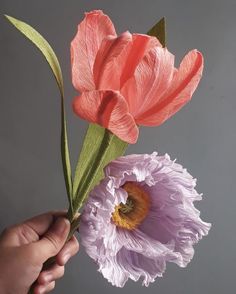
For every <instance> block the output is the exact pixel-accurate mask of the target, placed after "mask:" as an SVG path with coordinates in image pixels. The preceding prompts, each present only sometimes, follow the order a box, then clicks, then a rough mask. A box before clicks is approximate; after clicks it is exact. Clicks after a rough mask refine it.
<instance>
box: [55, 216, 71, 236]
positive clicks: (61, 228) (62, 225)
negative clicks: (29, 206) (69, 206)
mask: <svg viewBox="0 0 236 294" xmlns="http://www.w3.org/2000/svg"><path fill="white" fill-rule="evenodd" d="M69 224H70V222H69V221H68V219H66V218H63V217H59V218H58V219H57V220H56V222H55V223H54V225H53V226H54V228H53V229H54V231H55V232H56V234H58V235H62V234H64V233H65V231H67V230H68V228H69Z"/></svg>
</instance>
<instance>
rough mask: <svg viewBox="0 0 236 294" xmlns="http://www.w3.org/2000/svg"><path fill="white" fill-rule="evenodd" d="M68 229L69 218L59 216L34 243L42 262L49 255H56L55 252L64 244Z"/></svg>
mask: <svg viewBox="0 0 236 294" xmlns="http://www.w3.org/2000/svg"><path fill="white" fill-rule="evenodd" d="M69 231H70V222H69V220H68V219H66V218H63V217H59V218H58V219H57V220H56V221H55V223H54V224H53V225H52V226H51V227H50V228H49V230H48V231H47V232H46V234H45V235H44V236H43V237H42V239H40V240H39V241H38V242H36V243H35V246H37V248H36V250H38V251H37V252H38V255H39V256H40V257H41V258H42V259H43V262H44V261H46V260H47V259H49V258H50V257H52V256H55V255H57V253H58V252H59V251H60V250H61V249H62V247H63V246H64V244H65V242H66V239H67V237H68V234H69Z"/></svg>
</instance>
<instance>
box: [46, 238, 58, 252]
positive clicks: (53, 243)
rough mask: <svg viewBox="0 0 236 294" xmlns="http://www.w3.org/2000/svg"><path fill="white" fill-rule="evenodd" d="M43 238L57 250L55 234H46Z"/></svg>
mask: <svg viewBox="0 0 236 294" xmlns="http://www.w3.org/2000/svg"><path fill="white" fill-rule="evenodd" d="M45 239H47V240H48V241H49V243H50V244H51V245H52V247H53V250H54V251H58V248H59V244H60V242H59V241H58V238H57V237H56V236H55V235H46V236H45Z"/></svg>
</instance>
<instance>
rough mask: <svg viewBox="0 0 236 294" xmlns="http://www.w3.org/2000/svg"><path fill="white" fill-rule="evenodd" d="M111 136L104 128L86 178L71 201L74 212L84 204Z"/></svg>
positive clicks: (99, 168)
mask: <svg viewBox="0 0 236 294" xmlns="http://www.w3.org/2000/svg"><path fill="white" fill-rule="evenodd" d="M112 137H113V135H112V133H111V132H110V131H108V130H107V129H106V130H105V133H104V137H103V140H102V144H101V147H100V149H99V152H98V154H97V157H96V159H95V161H94V163H93V166H92V167H91V169H90V170H89V172H88V174H87V176H86V178H85V179H84V182H83V186H82V187H81V189H80V191H78V192H77V197H75V199H74V203H73V208H74V212H77V211H79V209H80V208H81V207H82V205H83V204H84V202H85V200H86V198H87V197H88V194H89V192H90V188H91V184H92V180H93V179H94V178H95V177H96V175H97V174H98V173H99V172H100V170H101V167H102V164H103V160H104V158H105V157H106V154H107V151H108V150H109V146H110V143H111V140H112ZM78 193H79V194H80V196H78Z"/></svg>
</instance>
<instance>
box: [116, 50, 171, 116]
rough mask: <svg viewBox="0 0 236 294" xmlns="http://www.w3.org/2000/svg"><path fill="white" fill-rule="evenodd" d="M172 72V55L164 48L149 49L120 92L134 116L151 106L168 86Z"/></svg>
mask: <svg viewBox="0 0 236 294" xmlns="http://www.w3.org/2000/svg"><path fill="white" fill-rule="evenodd" d="M173 73H174V55H173V54H171V53H170V52H169V51H168V50H167V49H166V48H161V47H155V48H153V49H151V50H150V51H149V52H148V53H147V54H146V56H144V58H143V59H142V60H141V62H140V63H139V64H138V66H137V68H136V70H135V73H134V76H133V77H132V78H131V79H129V80H128V81H127V82H126V83H125V85H124V87H123V88H122V90H121V92H122V95H123V96H124V97H126V99H127V102H128V104H129V108H130V112H131V113H132V115H133V116H134V117H135V120H137V118H138V117H139V114H140V113H141V115H142V113H144V112H145V111H146V110H147V109H150V108H152V107H153V106H154V105H156V103H157V102H158V99H159V97H161V96H162V94H163V93H164V92H165V91H166V89H167V88H168V87H169V86H170V83H171V81H172V78H173Z"/></svg>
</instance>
